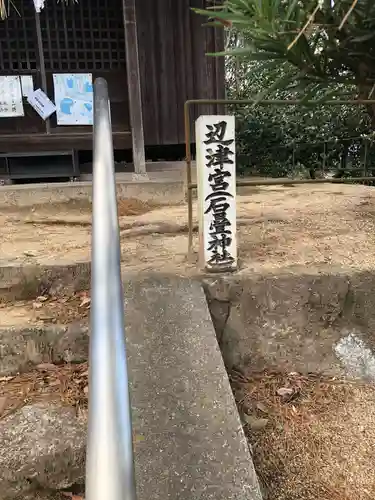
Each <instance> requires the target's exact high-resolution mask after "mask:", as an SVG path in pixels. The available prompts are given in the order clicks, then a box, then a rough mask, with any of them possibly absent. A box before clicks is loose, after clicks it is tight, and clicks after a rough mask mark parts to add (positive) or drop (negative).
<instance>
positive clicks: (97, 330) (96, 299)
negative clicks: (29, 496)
mask: <svg viewBox="0 0 375 500" xmlns="http://www.w3.org/2000/svg"><path fill="white" fill-rule="evenodd" d="M92 227H93V233H92V265H91V273H92V275H91V335H90V355H89V367H90V373H89V416H88V419H89V423H88V437H87V457H86V500H103V499H107V498H108V499H110V500H135V499H136V492H135V477H134V460H133V446H132V426H131V406H130V398H129V384H128V373H127V362H126V348H125V335H124V306H123V290H122V282H121V267H120V238H119V225H118V216H117V201H116V182H115V172H114V158H113V144H112V127H111V118H110V105H109V98H108V88H107V82H106V81H105V80H104V79H103V78H97V79H96V80H95V84H94V159H93V216H92Z"/></svg>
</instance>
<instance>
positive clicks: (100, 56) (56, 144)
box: [0, 0, 131, 151]
mask: <svg viewBox="0 0 375 500" xmlns="http://www.w3.org/2000/svg"><path fill="white" fill-rule="evenodd" d="M17 8H18V9H20V14H21V16H20V15H18V13H17V12H16V11H15V10H14V9H11V12H10V16H9V18H8V19H6V20H5V21H3V22H0V75H12V74H13V75H20V74H32V75H33V79H34V86H35V88H38V87H41V83H42V81H41V71H40V65H39V57H38V46H37V39H36V20H35V9H34V4H33V2H32V1H31V2H21V3H20V5H19V6H17ZM40 23H41V31H42V42H43V53H44V61H45V69H46V79H47V94H48V96H49V97H50V98H51V99H52V100H54V87H53V78H52V76H53V73H92V75H93V79H95V78H96V77H98V76H102V77H104V78H105V79H106V80H107V82H108V90H109V97H110V100H111V104H112V106H111V111H112V126H113V130H114V141H115V146H116V147H117V148H129V147H131V140H130V139H131V136H130V133H129V132H130V124H129V105H128V104H129V99H128V93H127V77H126V60H125V36H124V25H123V17H122V0H79V2H77V3H75V2H69V3H68V4H66V3H65V2H63V1H60V2H57V1H56V0H51V1H47V2H46V5H45V8H44V9H43V10H42V11H41V13H40ZM24 112H25V116H24V117H19V118H18V117H17V118H4V119H0V151H4V148H5V147H6V148H7V151H12V150H14V149H15V150H20V149H23V150H25V151H28V150H30V151H31V150H35V149H36V150H38V149H41V150H43V149H44V150H54V149H61V148H69V149H70V148H74V149H91V148H92V134H91V131H92V128H91V127H90V126H58V125H57V122H56V115H55V114H53V115H52V116H51V119H50V123H51V134H49V135H48V136H47V135H46V124H45V122H43V120H42V119H41V118H40V117H39V116H38V115H37V113H36V112H35V111H34V110H33V109H32V108H31V106H30V105H29V104H27V102H26V100H25V101H24ZM124 132H125V134H124ZM126 132H128V134H126Z"/></svg>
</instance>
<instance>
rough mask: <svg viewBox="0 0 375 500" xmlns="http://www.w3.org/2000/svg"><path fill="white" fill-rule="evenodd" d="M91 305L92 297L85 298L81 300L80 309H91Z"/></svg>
mask: <svg viewBox="0 0 375 500" xmlns="http://www.w3.org/2000/svg"><path fill="white" fill-rule="evenodd" d="M90 304H91V299H90V297H84V298H83V299H82V300H81V303H80V305H79V307H84V306H87V307H89V306H90Z"/></svg>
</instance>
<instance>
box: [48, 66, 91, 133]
mask: <svg viewBox="0 0 375 500" xmlns="http://www.w3.org/2000/svg"><path fill="white" fill-rule="evenodd" d="M53 85H54V89H55V103H56V108H57V109H56V115H57V124H58V125H92V124H93V121H94V93H93V86H92V74H91V73H76V74H71V73H70V74H54V75H53Z"/></svg>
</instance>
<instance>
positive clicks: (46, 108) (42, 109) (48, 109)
mask: <svg viewBox="0 0 375 500" xmlns="http://www.w3.org/2000/svg"><path fill="white" fill-rule="evenodd" d="M27 102H28V103H29V104H30V106H32V107H33V108H34V109H35V111H36V112H37V113H38V115H39V116H40V117H41V118H42V119H43V120H47V118H48V117H49V116H51V115H52V113H54V112H55V111H56V106H55V105H54V104H53V102H52V101H51V100H50V99H49V97H48V96H47V95H46V94H45V93H44V92H43V90H42V89H37V90H35V91H34V92H33V93H32V94H29V95H28V96H27Z"/></svg>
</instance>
